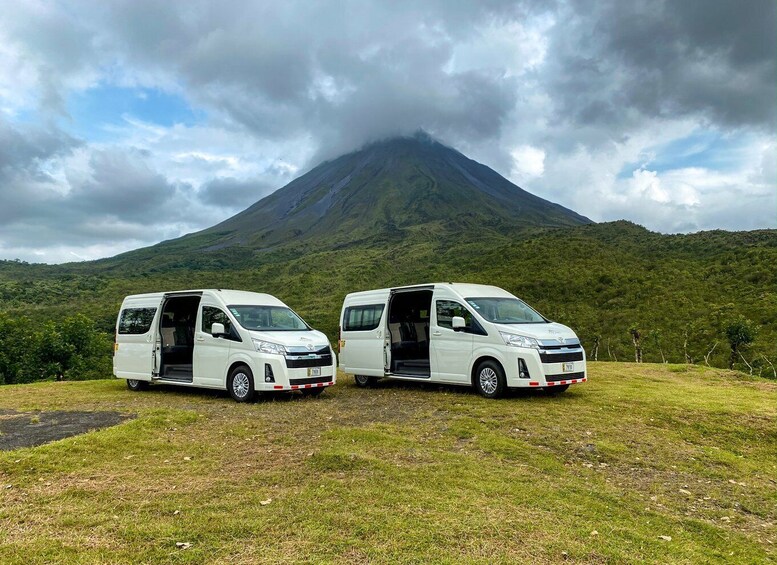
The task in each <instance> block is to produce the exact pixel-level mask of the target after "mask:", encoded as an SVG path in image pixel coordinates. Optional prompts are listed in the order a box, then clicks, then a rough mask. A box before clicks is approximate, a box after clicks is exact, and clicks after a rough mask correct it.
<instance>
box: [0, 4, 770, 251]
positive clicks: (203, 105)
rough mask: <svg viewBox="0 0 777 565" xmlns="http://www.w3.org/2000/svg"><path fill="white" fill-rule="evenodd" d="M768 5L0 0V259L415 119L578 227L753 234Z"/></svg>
mask: <svg viewBox="0 0 777 565" xmlns="http://www.w3.org/2000/svg"><path fill="white" fill-rule="evenodd" d="M776 6H777V2H775V1H774V0H763V1H761V0H747V1H745V2H736V1H734V0H697V1H694V0H677V1H634V2H629V1H625V0H613V1H609V2H608V1H604V0H595V1H594V0H591V1H583V0H581V1H558V2H556V1H552V0H549V1H544V2H540V1H536V0H535V1H532V2H526V3H522V2H501V1H498V0H493V1H484V0H480V1H473V2H454V1H452V0H437V1H432V0H430V1H422V0H415V1H402V0H391V1H385V2H377V1H376V2H368V1H365V0H356V1H352V2H351V1H342V2H313V1H300V2H296V1H290V0H284V1H283V2H269V1H265V2H237V1H231V2H199V1H196V0H187V1H185V2H159V1H158V0H153V1H141V0H128V1H119V0H111V1H109V2H103V1H98V0H94V1H91V2H86V1H85V2H77V1H71V2H56V1H45V2H38V1H33V0H25V1H23V2H20V1H16V0H0V9H1V10H2V14H3V17H2V18H1V19H0V258H2V259H14V258H20V259H23V260H26V261H30V262H48V263H55V262H63V261H77V260H82V259H94V258H99V257H105V256H110V255H114V254H116V253H119V252H122V251H126V250H129V249H133V248H137V247H141V246H146V245H150V244H153V243H156V242H158V241H161V240H163V239H169V238H172V237H176V236H179V235H182V234H184V233H188V232H192V231H196V230H199V229H202V228H205V227H208V226H210V225H213V224H215V223H217V222H219V221H221V220H223V219H225V218H226V217H229V216H231V215H233V214H234V213H236V212H238V211H240V210H242V209H243V208H245V207H247V206H248V205H250V204H252V203H253V202H255V201H257V200H259V199H260V198H262V197H263V196H266V195H267V194H269V193H270V192H272V191H274V190H276V189H277V188H280V187H281V186H283V185H285V184H286V183H288V182H289V181H291V180H292V179H293V178H295V177H296V176H298V175H299V174H301V173H303V172H305V171H306V170H307V169H309V168H311V167H312V166H315V165H316V164H318V162H320V161H321V160H322V159H325V158H329V157H333V156H337V155H338V154H341V153H343V152H346V151H349V150H352V149H355V148H358V147H360V146H361V145H362V144H363V143H365V142H367V141H370V140H375V139H380V138H384V137H387V136H391V135H399V134H409V133H412V132H413V131H415V130H417V129H419V128H423V129H425V130H426V131H428V132H429V133H431V134H432V135H433V136H435V137H436V138H437V139H439V140H440V141H442V142H443V143H445V144H447V145H450V146H453V147H455V148H457V149H458V150H460V151H462V152H463V153H464V154H466V155H468V156H469V157H472V158H473V159H476V160H478V161H480V162H482V163H484V164H486V165H488V166H490V167H492V168H494V169H495V170H497V171H498V172H499V173H501V174H502V175H504V176H505V177H507V178H509V179H510V180H512V181H513V182H515V183H516V184H518V185H520V186H521V187H522V188H524V189H526V190H528V191H530V192H532V193H534V194H536V195H538V196H541V197H543V198H546V199H548V200H551V201H554V202H558V203H560V204H562V205H564V206H567V207H569V208H571V209H573V210H575V211H577V212H579V213H581V214H584V215H586V216H588V217H589V218H591V219H593V220H595V221H609V220H615V219H620V218H625V219H628V220H632V221H634V222H638V223H640V224H642V225H644V226H646V227H647V228H649V229H651V230H655V231H661V232H667V233H675V232H691V231H698V230H707V229H716V228H722V229H727V230H750V229H757V228H775V227H777V74H776V69H775V67H776V60H777V44H776V43H777V29H776V28H777V10H776V9H775V7H776Z"/></svg>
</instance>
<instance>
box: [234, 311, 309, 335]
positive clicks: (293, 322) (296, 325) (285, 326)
mask: <svg viewBox="0 0 777 565" xmlns="http://www.w3.org/2000/svg"><path fill="white" fill-rule="evenodd" d="M228 308H229V311H230V312H232V315H233V316H234V317H235V319H236V320H237V322H238V323H239V324H240V325H241V326H243V327H244V328H245V329H247V330H257V331H262V332H299V331H307V330H310V327H309V326H308V325H307V324H306V323H305V322H303V321H302V318H300V317H299V316H297V315H296V314H295V313H294V312H293V311H292V310H291V309H290V308H286V307H285V306H254V305H247V306H229V307H228Z"/></svg>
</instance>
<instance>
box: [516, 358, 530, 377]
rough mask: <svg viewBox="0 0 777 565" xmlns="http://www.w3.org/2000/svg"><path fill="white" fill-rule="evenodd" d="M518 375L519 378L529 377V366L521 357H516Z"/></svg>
mask: <svg viewBox="0 0 777 565" xmlns="http://www.w3.org/2000/svg"><path fill="white" fill-rule="evenodd" d="M518 377H519V378H521V379H528V378H529V368H528V367H527V366H526V363H525V362H524V360H523V359H520V358H519V359H518Z"/></svg>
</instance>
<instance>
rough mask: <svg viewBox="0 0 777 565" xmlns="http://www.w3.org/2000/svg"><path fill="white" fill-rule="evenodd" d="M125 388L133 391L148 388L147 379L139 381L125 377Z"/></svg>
mask: <svg viewBox="0 0 777 565" xmlns="http://www.w3.org/2000/svg"><path fill="white" fill-rule="evenodd" d="M127 388H128V389H130V390H131V391H133V392H139V391H141V390H147V389H148V381H139V380H137V379H127Z"/></svg>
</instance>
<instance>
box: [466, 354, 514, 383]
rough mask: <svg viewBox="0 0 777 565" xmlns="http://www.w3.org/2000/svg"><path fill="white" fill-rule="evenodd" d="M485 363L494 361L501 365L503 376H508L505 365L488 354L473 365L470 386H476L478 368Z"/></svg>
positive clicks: (480, 357)
mask: <svg viewBox="0 0 777 565" xmlns="http://www.w3.org/2000/svg"><path fill="white" fill-rule="evenodd" d="M484 361H493V362H494V363H496V364H497V365H499V368H501V369H502V374H503V375H506V374H507V373H506V372H505V367H504V365H503V364H502V362H501V361H500V360H499V359H497V358H496V357H494V356H493V355H487V354H486V355H481V356H479V357H478V358H477V359H475V362H474V363H472V369H471V370H470V375H469V384H470V385H472V386H475V378H476V377H477V371H478V367H480V365H481V363H483V362H484Z"/></svg>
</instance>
